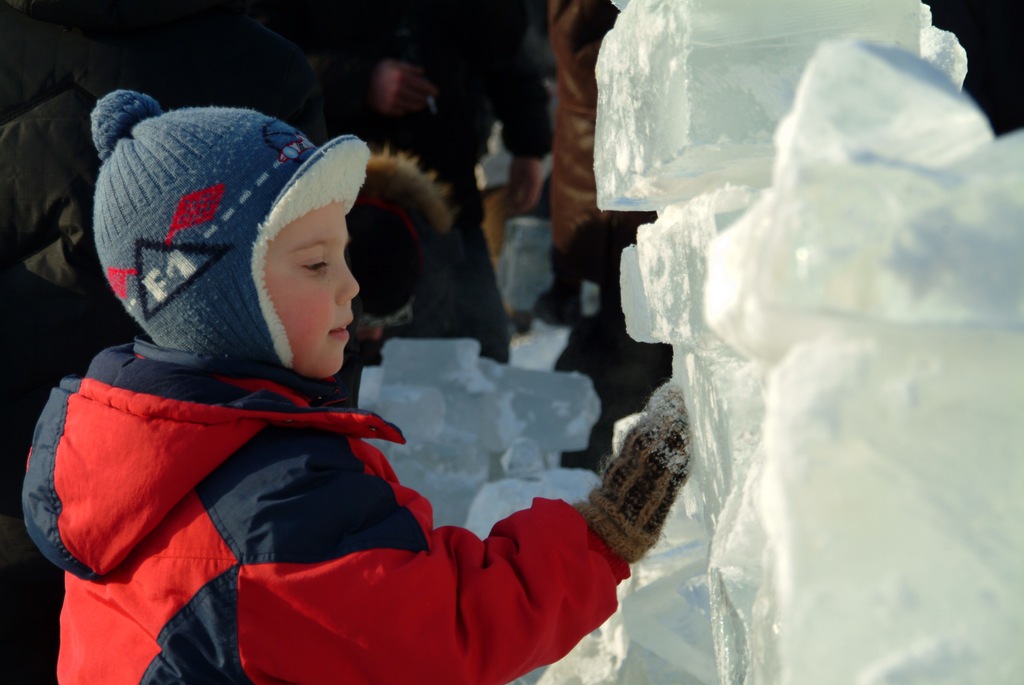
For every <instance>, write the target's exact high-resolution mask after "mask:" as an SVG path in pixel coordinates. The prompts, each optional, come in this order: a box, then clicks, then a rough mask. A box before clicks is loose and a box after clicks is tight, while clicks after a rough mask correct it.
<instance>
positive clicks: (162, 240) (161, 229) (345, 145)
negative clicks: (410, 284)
mask: <svg viewBox="0 0 1024 685" xmlns="http://www.w3.org/2000/svg"><path fill="white" fill-rule="evenodd" d="M92 137H93V142H94V143H95V145H96V149H97V150H98V151H99V155H100V159H102V160H103V165H102V167H101V168H100V173H99V178H98V180H97V183H96V201H95V210H94V222H93V223H94V231H95V236H96V248H97V251H98V253H99V257H100V263H101V264H102V265H103V268H104V269H105V271H106V274H107V279H108V280H109V281H110V285H111V287H112V288H113V289H114V292H115V293H116V294H117V296H118V297H119V298H120V299H121V301H122V303H123V304H124V306H125V308H126V309H127V310H128V312H129V313H130V314H131V315H132V316H133V317H134V318H135V320H136V321H138V322H139V324H140V325H141V326H142V328H143V330H145V331H146V333H148V334H149V335H150V337H152V339H153V341H154V342H155V343H157V344H158V345H162V346H165V347H171V348H174V349H179V350H186V351H189V352H194V353H197V354H202V355H206V356H212V357H235V358H241V359H249V360H253V361H261V362H268V363H275V364H281V365H283V366H285V367H289V368H290V367H291V366H292V352H291V348H290V346H289V344H288V339H287V336H286V334H285V331H284V326H283V325H282V323H281V319H280V317H279V316H278V314H277V312H276V311H275V310H274V307H273V304H272V303H271V300H270V295H269V294H268V292H267V288H266V284H265V282H264V271H263V266H264V259H265V257H266V251H267V244H268V242H269V241H270V240H272V239H273V238H274V236H276V235H277V233H278V232H279V231H280V230H281V229H282V228H283V227H284V226H286V225H287V224H289V223H291V222H292V221H294V220H295V219H298V218H299V217H301V216H303V215H304V214H307V213H308V212H310V211H313V210H315V209H319V208H320V207H323V206H326V205H327V204H330V203H331V202H334V201H340V202H342V203H343V204H344V205H345V206H346V207H347V208H351V207H352V204H353V202H354V200H355V197H356V193H357V192H358V190H359V186H360V185H361V184H362V182H363V177H364V173H365V167H366V161H367V159H368V157H369V150H368V149H367V147H366V145H365V144H364V143H363V142H362V141H361V140H359V139H357V138H354V137H351V136H343V137H340V138H336V139H334V140H332V141H330V142H328V143H327V144H325V145H324V146H323V147H321V148H319V149H317V148H316V147H315V146H314V145H313V144H312V143H310V142H309V141H308V140H307V139H306V137H305V136H304V135H303V134H302V133H301V132H299V131H298V130H296V129H295V128H293V127H291V126H290V125H288V124H286V123H284V122H282V121H279V120H277V119H273V118H271V117H268V116H265V115H263V114H260V113H258V112H255V111H252V110H246V109H229V108H220V107H197V108H187V109H179V110H174V111H170V112H167V113H163V112H162V111H161V109H160V105H159V104H158V103H157V102H156V101H155V100H154V99H153V98H151V97H149V96H148V95H144V94H142V93H136V92H133V91H128V90H119V91H115V92H113V93H110V94H109V95H107V96H106V97H104V98H103V99H101V100H100V101H99V102H98V103H97V104H96V108H95V109H94V110H93V113H92Z"/></svg>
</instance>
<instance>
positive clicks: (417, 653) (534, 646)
mask: <svg viewBox="0 0 1024 685" xmlns="http://www.w3.org/2000/svg"><path fill="white" fill-rule="evenodd" d="M428 538H429V544H430V550H429V551H427V552H420V553H410V552H403V551H399V550H387V549H376V550H370V551H365V552H358V553H354V554H349V555H347V556H345V557H342V558H341V559H337V560H334V561H331V562H327V563H321V564H315V565H309V564H264V565H255V566H246V567H243V569H242V571H241V575H240V578H239V594H238V611H239V649H240V652H241V656H242V664H243V667H244V668H245V670H246V672H247V673H248V674H249V676H250V677H251V678H252V679H253V681H254V682H256V683H259V682H270V681H273V680H274V679H281V680H287V681H292V682H328V681H329V682H345V683H409V682H426V683H446V684H455V683H473V684H474V685H480V684H486V683H495V684H501V683H507V682H509V681H511V680H514V679H515V678H516V677H518V676H520V675H522V674H524V673H527V672H529V671H531V670H532V669H534V668H536V667H538V666H542V665H545V664H549V663H552V662H554V661H557V660H558V659H560V658H561V657H563V656H564V655H565V654H566V653H568V652H569V650H570V649H572V647H573V646H575V645H576V643H577V642H579V640H580V639H582V638H583V637H584V636H585V635H586V634H587V633H589V632H591V631H592V630H594V629H595V628H597V627H598V626H600V625H601V624H602V623H603V622H604V621H605V620H607V618H608V617H609V616H611V614H612V613H613V612H614V611H615V608H616V605H617V599H616V591H615V590H616V586H617V584H618V583H619V581H621V580H622V579H623V578H625V577H628V575H629V568H628V566H626V564H625V562H623V561H622V560H621V559H618V557H616V556H615V555H614V554H613V553H612V552H611V551H610V550H609V549H608V548H607V546H605V545H604V543H603V542H602V541H601V540H600V539H599V538H597V537H596V536H595V535H593V533H591V532H590V531H589V529H588V528H587V525H586V523H585V521H584V520H583V517H582V516H580V515H579V513H578V512H577V511H576V510H575V509H573V508H572V507H571V506H569V505H568V504H566V503H565V502H561V501H553V500H540V499H538V500H535V501H534V504H533V506H532V507H531V508H530V509H528V510H525V511H521V512H518V513H516V514H513V515H512V516H510V517H508V518H507V519H505V520H503V521H500V522H499V523H497V524H496V525H495V526H494V529H493V530H492V532H491V535H490V536H489V537H488V538H486V539H485V540H480V539H479V538H478V537H476V536H475V535H473V534H472V533H470V532H469V531H467V530H465V529H462V528H454V527H444V528H438V529H435V530H433V531H431V532H429V533H428ZM268 627H269V628H270V629H268Z"/></svg>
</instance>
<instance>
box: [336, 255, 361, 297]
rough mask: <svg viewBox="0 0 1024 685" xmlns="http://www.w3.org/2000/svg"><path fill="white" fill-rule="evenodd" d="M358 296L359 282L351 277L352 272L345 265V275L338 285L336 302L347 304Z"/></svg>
mask: <svg viewBox="0 0 1024 685" xmlns="http://www.w3.org/2000/svg"><path fill="white" fill-rule="evenodd" d="M358 294H359V282H358V281H356V277H355V276H353V275H352V270H351V269H349V268H348V265H347V264H346V265H345V273H343V274H342V277H341V281H340V283H339V284H338V292H337V301H338V303H339V304H347V303H349V302H351V301H352V300H353V299H355V296H356V295H358Z"/></svg>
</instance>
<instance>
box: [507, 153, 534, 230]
mask: <svg viewBox="0 0 1024 685" xmlns="http://www.w3.org/2000/svg"><path fill="white" fill-rule="evenodd" d="M543 188H544V170H543V164H542V163H541V160H540V159H538V158H537V157H513V158H512V163H511V164H509V167H508V186H507V187H506V195H505V202H506V203H507V211H508V215H509V216H516V215H517V214H525V213H526V212H528V211H530V210H531V209H533V208H534V207H536V206H537V201H538V200H540V193H541V190H542V189H543Z"/></svg>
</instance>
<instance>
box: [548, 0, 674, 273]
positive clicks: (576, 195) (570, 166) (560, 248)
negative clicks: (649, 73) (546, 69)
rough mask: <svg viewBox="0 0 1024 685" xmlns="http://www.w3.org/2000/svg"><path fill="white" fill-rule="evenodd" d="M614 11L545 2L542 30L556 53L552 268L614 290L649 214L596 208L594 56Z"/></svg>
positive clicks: (603, 1) (567, 0)
mask: <svg viewBox="0 0 1024 685" xmlns="http://www.w3.org/2000/svg"><path fill="white" fill-rule="evenodd" d="M618 14H619V10H618V9H617V8H616V7H615V5H613V4H612V3H611V2H609V1H608V0H551V2H550V3H549V5H548V33H549V35H550V36H551V47H552V50H553V51H554V54H555V63H556V65H557V83H558V108H557V110H556V112H555V135H554V142H553V144H552V165H551V236H552V240H553V242H554V245H555V266H556V269H557V270H558V271H559V272H561V273H563V274H565V275H571V276H575V277H576V278H584V279H586V280H589V281H593V282H595V283H601V284H604V283H608V284H609V287H613V288H616V289H617V288H618V282H619V254H620V253H621V252H622V249H623V248H624V247H625V246H627V245H630V244H632V243H635V242H636V230H637V227H639V226H640V225H641V224H644V223H650V222H652V221H654V220H655V219H656V218H657V215H656V214H654V213H653V212H603V211H601V210H599V209H598V208H597V186H596V181H595V179H594V127H595V124H596V122H597V78H596V76H595V67H596V65H597V54H598V51H599V50H600V48H601V41H602V40H603V39H604V36H605V34H606V33H607V32H608V31H610V30H611V28H612V27H613V26H614V25H615V19H616V18H617V17H618Z"/></svg>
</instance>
